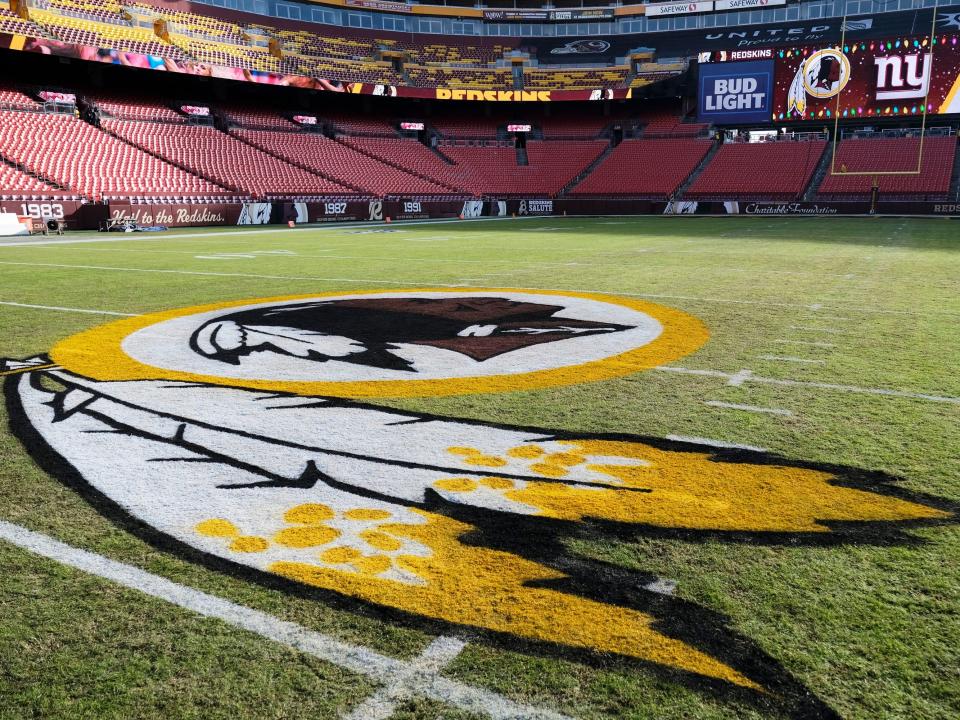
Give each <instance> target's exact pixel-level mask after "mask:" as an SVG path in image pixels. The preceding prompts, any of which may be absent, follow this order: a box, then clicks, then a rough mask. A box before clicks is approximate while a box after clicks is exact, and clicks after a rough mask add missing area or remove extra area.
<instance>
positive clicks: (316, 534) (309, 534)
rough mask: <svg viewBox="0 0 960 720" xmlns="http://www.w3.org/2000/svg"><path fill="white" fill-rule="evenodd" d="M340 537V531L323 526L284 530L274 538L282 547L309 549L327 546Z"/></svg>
mask: <svg viewBox="0 0 960 720" xmlns="http://www.w3.org/2000/svg"><path fill="white" fill-rule="evenodd" d="M338 537H340V531H339V530H334V529H333V528H329V527H324V526H322V525H316V526H308V527H292V528H284V529H283V530H281V531H280V532H278V533H277V534H276V535H275V536H274V538H273V539H274V540H275V541H276V542H278V543H279V544H280V545H283V546H285V547H289V548H308V547H317V546H318V545H326V544H327V543H328V542H333V541H334V540H336V539H337V538H338Z"/></svg>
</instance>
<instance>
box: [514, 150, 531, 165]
mask: <svg viewBox="0 0 960 720" xmlns="http://www.w3.org/2000/svg"><path fill="white" fill-rule="evenodd" d="M529 164H530V158H528V157H527V151H526V149H525V148H522V147H519V146H518V147H517V165H529Z"/></svg>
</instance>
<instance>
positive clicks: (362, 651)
mask: <svg viewBox="0 0 960 720" xmlns="http://www.w3.org/2000/svg"><path fill="white" fill-rule="evenodd" d="M0 539H2V540H6V541H7V542H9V543H12V544H13V545H16V546H18V547H20V548H23V549H24V550H28V551H30V552H32V553H34V554H36V555H40V556H42V557H45V558H48V559H50V560H53V561H55V562H58V563H60V564H62V565H67V566H70V567H73V568H76V569H77V570H81V571H83V572H86V573H89V574H91V575H96V576H97V577H101V578H104V579H106V580H111V581H113V582H115V583H117V584H118V585H122V586H123V587H126V588H130V589H132V590H137V591H139V592H142V593H144V594H145V595H150V596H151V597H155V598H159V599H160V600H165V601H166V602H169V603H171V604H173V605H177V606H178V607H182V608H184V609H186V610H190V611H192V612H195V613H197V614H198V615H202V616H204V617H208V618H216V619H217V620H220V621H222V622H224V623H226V624H227V625H231V626H233V627H236V628H240V629H241V630H248V631H250V632H253V633H256V634H257V635H260V636H261V637H264V638H267V639H269V640H273V641H275V642H278V643H281V644H283V645H286V646H287V647H291V648H294V649H296V650H300V651H301V652H304V653H307V654H309V655H313V656H314V657H317V658H319V659H321V660H324V661H326V662H329V663H332V664H334V665H337V666H339V667H341V668H344V669H346V670H349V671H351V672H354V673H357V674H358V675H364V676H366V677H368V678H371V679H373V680H375V681H377V682H379V683H383V684H386V685H388V686H389V685H391V684H392V683H393V682H394V681H395V680H396V679H397V678H398V677H405V676H407V675H411V676H412V675H413V674H414V673H418V672H419V673H420V675H419V677H417V678H416V680H417V681H418V682H417V683H416V687H415V688H413V690H414V691H415V692H416V694H418V695H423V696H425V697H428V698H431V699H433V700H439V701H440V702H444V703H447V704H449V705H453V706H455V707H458V708H462V709H464V710H467V711H469V712H482V713H483V714H485V715H487V716H489V717H491V718H494V719H495V720H518V719H520V718H529V719H530V720H570V719H569V718H568V717H567V716H565V715H561V714H559V713H556V712H552V711H550V710H541V709H539V708H534V707H530V706H527V705H521V704H520V703H517V702H514V701H512V700H510V699H508V698H505V697H503V696H501V695H498V694H496V693H494V692H491V691H489V690H484V689H482V688H477V687H473V686H471V685H467V684H465V683H461V682H457V681H456V680H450V679H448V678H445V677H443V676H441V675H440V674H439V672H438V671H436V670H433V669H432V668H431V667H430V666H429V664H427V663H424V664H418V661H416V660H415V661H413V662H410V661H406V660H398V659H396V658H391V657H387V656H386V655H381V654H380V653H377V652H375V651H373V650H370V649H369V648H365V647H362V646H359V645H351V644H350V643H346V642H343V641H342V640H338V639H336V638H334V637H330V636H329V635H323V634H322V633H318V632H315V631H313V630H310V629H308V628H305V627H303V626H302V625H297V624H296V623H293V622H289V621H287V620H281V619H280V618H277V617H274V616H273V615H270V614H268V613H265V612H262V611H260V610H255V609H253V608H250V607H247V606H245V605H238V604H237V603H234V602H231V601H229V600H225V599H224V598H221V597H217V596H216V595H210V594H208V593H205V592H201V591H200V590H196V589H194V588H191V587H187V586H185V585H180V584H178V583H175V582H173V581H172V580H168V579H167V578H164V577H161V576H159V575H154V574H153V573H149V572H147V571H146V570H141V569H140V568H138V567H134V566H132V565H127V564H125V563H121V562H117V561H116V560H111V559H109V558H106V557H104V556H102V555H97V554H96V553H92V552H89V551H87V550H81V549H80V548H76V547H73V546H72V545H67V544H66V543H62V542H60V541H59V540H54V539H53V538H51V537H49V536H47V535H42V534H40V533H37V532H34V531H32V530H28V529H27V528H25V527H21V526H20V525H15V524H13V523H10V522H6V521H4V520H0ZM446 647H448V646H447V645H443V646H442V647H441V648H440V649H441V650H442V649H444V648H446ZM413 680H414V678H412V677H411V680H410V683H411V686H412V685H413V684H414V683H413Z"/></svg>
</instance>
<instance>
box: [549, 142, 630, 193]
mask: <svg viewBox="0 0 960 720" xmlns="http://www.w3.org/2000/svg"><path fill="white" fill-rule="evenodd" d="M615 147H616V145H614V144H613V143H610V145H608V146H607V147H606V149H604V151H603V152H602V153H600V154H599V155H597V157H596V158H595V159H594V160H593V162H592V163H590V164H589V165H587V166H586V167H585V168H584V169H583V170H581V171H580V172H579V173H577V174H576V175H574V176H573V179H571V180H570V182H568V183H567V184H566V185H564V186H563V188H562V189H561V190H560V192H559V193H557V197H564V196H565V195H566V194H567V193H568V192H569V191H570V190H572V189H573V188H574V187H576V186H577V185H579V184H580V182H581V181H582V180H584V179H585V178H586V177H587V176H588V175H589V174H590V173H592V172H593V171H594V170H596V169H597V168H598V167H599V166H600V165H601V164H602V163H603V161H604V160H606V159H607V157H608V156H609V155H610V153H612V152H613V149H614V148H615Z"/></svg>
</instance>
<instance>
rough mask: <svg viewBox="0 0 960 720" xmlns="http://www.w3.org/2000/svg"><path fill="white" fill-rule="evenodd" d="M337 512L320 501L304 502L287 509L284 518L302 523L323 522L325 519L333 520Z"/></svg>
mask: <svg viewBox="0 0 960 720" xmlns="http://www.w3.org/2000/svg"><path fill="white" fill-rule="evenodd" d="M334 515H335V513H334V512H333V510H331V509H330V508H329V507H327V506H326V505H321V504H320V503H304V504H303V505H297V506H296V507H292V508H290V509H289V510H287V511H286V512H285V513H284V514H283V519H284V520H286V521H287V522H288V523H301V524H304V525H311V524H315V523H322V522H323V521H325V520H332V519H333V517H334Z"/></svg>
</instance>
